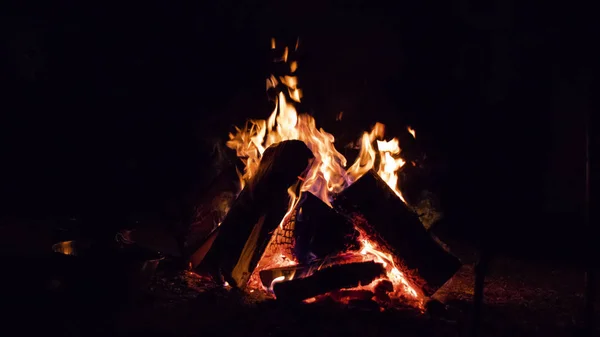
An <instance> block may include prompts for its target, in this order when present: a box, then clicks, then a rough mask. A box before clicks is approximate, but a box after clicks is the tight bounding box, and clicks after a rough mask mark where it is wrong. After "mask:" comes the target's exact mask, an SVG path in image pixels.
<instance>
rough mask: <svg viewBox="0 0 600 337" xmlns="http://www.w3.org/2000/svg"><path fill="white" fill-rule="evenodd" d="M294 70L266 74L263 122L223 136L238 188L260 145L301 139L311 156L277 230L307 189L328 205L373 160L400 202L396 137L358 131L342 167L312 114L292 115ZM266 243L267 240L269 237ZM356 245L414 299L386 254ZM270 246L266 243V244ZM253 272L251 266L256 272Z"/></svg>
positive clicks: (293, 66) (267, 263)
mask: <svg viewBox="0 0 600 337" xmlns="http://www.w3.org/2000/svg"><path fill="white" fill-rule="evenodd" d="M298 43H299V40H298V41H297V42H296V48H295V49H297V48H298ZM275 46H276V42H275V39H272V40H271V47H272V48H275ZM288 57H289V50H288V48H287V47H286V48H285V49H284V51H283V56H282V57H281V59H279V61H282V62H287V61H288ZM297 68H298V64H297V62H296V61H292V62H291V63H290V65H289V69H290V74H289V75H285V76H279V77H278V78H277V77H275V76H273V75H272V76H270V77H269V78H268V79H267V90H268V89H276V91H277V92H278V94H277V96H276V99H275V107H274V109H273V111H272V113H271V115H270V116H269V117H268V118H267V119H266V120H250V121H249V122H248V123H247V124H246V126H245V127H244V128H236V132H235V133H230V134H229V141H228V142H227V146H228V147H229V148H231V149H234V150H235V151H236V153H237V156H238V157H239V158H240V159H241V160H242V161H243V163H244V165H245V168H244V172H243V173H239V176H240V186H242V188H243V186H245V184H246V182H247V181H248V180H249V179H251V178H252V177H253V176H254V174H256V170H257V169H258V165H259V163H260V160H261V158H262V155H263V153H264V151H265V149H266V148H268V147H269V146H271V145H273V144H276V143H278V142H281V141H285V140H292V139H295V140H301V141H303V142H304V143H305V144H306V145H307V147H308V148H309V149H310V150H311V151H312V152H313V155H314V157H315V158H314V159H313V160H312V162H311V164H310V165H309V167H308V168H307V170H306V171H305V176H304V178H302V179H300V180H299V181H298V183H297V184H296V185H294V186H291V187H290V188H289V189H288V194H289V196H290V203H289V208H288V211H287V212H286V214H285V216H284V218H283V219H282V221H281V223H280V225H279V227H278V229H277V230H283V226H284V224H285V223H287V222H288V221H289V219H290V216H291V215H292V214H293V211H294V209H295V208H296V206H297V204H298V202H299V201H300V200H301V195H302V193H303V192H307V191H308V192H311V193H313V194H314V195H315V196H317V197H319V198H320V199H321V200H322V201H323V202H325V203H326V204H327V205H329V206H330V207H331V202H332V200H333V196H334V195H335V194H337V193H339V192H341V191H343V190H344V189H345V188H347V187H348V186H350V185H351V184H352V183H353V182H355V181H356V180H357V179H359V178H360V177H361V176H362V175H363V174H365V173H366V172H368V171H369V170H370V169H372V168H374V166H375V164H376V161H377V159H379V164H378V167H377V168H376V171H377V173H378V175H379V176H380V177H381V178H382V179H383V180H384V181H385V182H386V183H387V184H388V185H389V186H390V188H391V189H392V190H393V191H394V192H395V193H396V195H397V196H398V197H399V198H400V199H401V200H402V201H404V202H405V200H404V197H403V196H402V193H401V191H400V189H399V187H398V172H399V170H400V169H401V168H402V166H403V165H404V164H405V161H404V160H403V159H402V158H401V157H400V154H401V149H400V145H399V142H398V139H396V138H393V139H391V140H387V141H386V140H384V139H383V137H384V133H385V126H384V125H383V124H381V123H376V124H375V126H374V127H373V129H372V130H371V131H370V132H365V133H364V134H363V135H362V137H361V138H360V141H359V144H358V149H359V153H358V157H357V158H356V160H355V162H354V163H353V164H352V165H351V166H350V167H349V168H348V169H345V167H346V164H347V161H346V158H345V157H344V156H343V155H342V154H341V153H339V152H338V151H337V150H336V148H335V146H334V142H335V138H334V136H333V135H331V134H330V133H327V132H326V131H324V130H323V129H322V128H321V129H318V128H317V127H316V123H315V119H314V118H313V117H312V116H310V115H308V114H298V113H297V111H296V107H295V105H294V102H300V100H301V98H302V91H301V90H300V88H299V87H298V78H297V77H296V76H293V75H291V74H293V73H294V72H295V71H296V70H297ZM341 118H342V113H341V112H340V113H339V115H338V118H337V119H338V120H341ZM408 131H409V132H410V133H411V134H412V135H413V137H414V136H415V131H414V130H413V129H411V128H410V127H409V128H408ZM277 230H276V231H277ZM361 233H362V232H361ZM271 242H273V239H272V240H271ZM361 245H362V247H361V251H360V252H361V254H362V255H363V257H365V258H369V259H371V260H374V261H377V262H381V263H384V265H385V266H386V270H387V271H388V272H387V277H388V279H389V280H390V281H392V283H393V284H394V285H395V286H396V285H398V286H399V287H400V288H401V289H402V290H403V291H404V293H406V294H408V295H410V296H412V297H417V292H416V291H415V289H413V288H412V287H411V286H410V285H409V283H408V281H406V279H405V278H404V276H403V274H402V273H401V272H400V270H399V269H398V268H397V267H396V266H395V264H394V262H393V258H392V255H391V254H389V253H384V252H382V251H381V250H379V249H378V248H377V245H376V244H375V243H374V242H373V241H371V240H369V239H368V238H367V236H366V235H364V233H362V234H361ZM270 246H271V243H269V247H270ZM266 255H267V254H266V253H265V255H264V256H263V258H262V259H261V260H260V262H259V265H260V266H261V267H262V269H264V268H273V267H283V266H286V265H293V264H296V262H295V260H294V259H293V258H292V257H291V254H290V253H288V252H285V251H282V250H281V249H274V252H273V253H271V254H269V257H266ZM258 270H259V268H258V266H257V268H256V271H258ZM255 274H256V272H255ZM255 282H256V278H254V280H253V279H251V281H250V283H251V284H255ZM259 283H260V282H259Z"/></svg>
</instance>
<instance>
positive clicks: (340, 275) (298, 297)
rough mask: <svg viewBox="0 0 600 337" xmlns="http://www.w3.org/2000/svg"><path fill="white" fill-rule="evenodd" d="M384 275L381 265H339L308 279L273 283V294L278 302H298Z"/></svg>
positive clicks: (369, 281) (365, 282)
mask: <svg viewBox="0 0 600 337" xmlns="http://www.w3.org/2000/svg"><path fill="white" fill-rule="evenodd" d="M384 275H385V269H384V267H383V265H382V264H381V263H375V262H373V261H369V262H357V263H348V264H340V265H334V266H332V267H327V268H324V269H322V270H319V271H316V272H315V273H314V274H312V275H311V276H308V277H304V278H299V279H293V280H291V281H285V282H279V283H275V284H274V285H273V292H274V293H275V296H276V297H277V299H278V300H280V301H289V302H298V301H302V300H305V299H307V298H311V297H315V296H317V295H321V294H325V293H328V292H331V291H335V290H339V289H344V288H354V287H356V286H358V285H366V284H369V283H371V282H373V280H375V279H376V278H378V277H381V276H384Z"/></svg>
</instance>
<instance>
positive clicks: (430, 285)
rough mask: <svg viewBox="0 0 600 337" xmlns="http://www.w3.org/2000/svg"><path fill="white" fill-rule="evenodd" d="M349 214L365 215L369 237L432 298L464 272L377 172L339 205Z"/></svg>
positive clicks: (356, 185)
mask: <svg viewBox="0 0 600 337" xmlns="http://www.w3.org/2000/svg"><path fill="white" fill-rule="evenodd" d="M335 206H336V207H339V208H341V209H343V210H344V211H345V212H348V213H359V214H362V215H363V216H364V218H365V220H366V222H367V223H366V224H363V225H364V226H365V227H366V228H363V229H364V230H365V231H367V234H369V235H372V236H374V237H378V238H380V239H382V241H383V242H384V243H385V244H386V246H387V248H388V249H389V250H390V251H391V252H392V253H393V254H394V255H395V256H397V257H398V258H399V259H400V260H401V261H402V262H403V264H404V267H406V268H407V269H408V270H407V272H408V275H407V276H408V277H409V279H410V281H411V282H412V283H413V284H414V285H416V286H419V287H420V288H421V290H422V291H423V293H424V294H425V295H427V296H431V295H432V294H433V293H434V292H435V291H437V289H439V288H440V287H441V286H442V285H443V284H444V283H446V281H448V280H449V279H450V277H452V275H454V273H456V271H457V270H458V269H459V268H460V266H461V263H460V261H459V260H458V259H457V258H456V257H454V256H453V255H451V254H449V253H447V252H446V251H445V250H444V249H442V247H440V246H439V245H438V244H437V243H436V242H435V241H434V240H433V238H432V237H431V236H430V235H429V234H428V233H427V231H426V230H425V228H424V227H423V225H422V224H421V222H420V221H419V218H418V216H417V215H416V214H415V213H414V212H412V211H411V210H410V208H409V207H408V206H406V205H405V204H404V203H403V202H402V200H400V199H399V198H398V196H397V195H396V194H395V193H394V192H393V191H392V190H391V189H390V188H389V186H388V185H387V184H386V183H385V182H384V181H383V180H382V179H381V178H380V177H379V176H378V175H377V173H376V172H374V171H373V170H371V171H369V172H367V173H366V174H365V175H364V176H362V177H361V178H360V179H358V180H357V181H356V182H355V183H354V184H352V185H351V186H350V187H349V188H347V189H346V190H344V191H343V192H342V193H340V195H339V196H338V198H337V199H336V201H335Z"/></svg>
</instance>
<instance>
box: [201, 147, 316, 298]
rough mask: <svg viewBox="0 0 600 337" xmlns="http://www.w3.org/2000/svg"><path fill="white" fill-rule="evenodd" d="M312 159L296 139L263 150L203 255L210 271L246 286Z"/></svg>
mask: <svg viewBox="0 0 600 337" xmlns="http://www.w3.org/2000/svg"><path fill="white" fill-rule="evenodd" d="M311 158H313V154H312V152H311V151H310V149H308V147H306V145H305V144H304V143H303V142H301V141H297V140H289V141H284V142H280V143H277V144H275V145H272V146H271V147H269V148H268V149H266V150H265V152H264V153H263V157H262V159H261V162H260V165H259V168H258V170H257V172H256V173H255V175H254V176H253V177H252V178H251V179H250V181H248V183H247V185H246V187H245V188H244V189H243V190H242V192H241V193H240V195H239V196H238V198H237V199H236V200H235V202H234V203H233V205H232V206H231V209H230V210H229V213H227V216H226V217H225V219H224V220H223V222H222V223H221V226H220V227H219V229H218V234H217V236H216V238H215V240H214V243H213V244H212V247H211V248H210V250H209V252H208V254H207V256H206V258H205V259H204V262H203V263H206V264H207V265H208V268H209V270H211V271H212V272H213V274H215V273H217V274H220V275H221V276H222V277H223V278H224V279H225V280H226V281H227V282H229V284H230V285H231V286H234V287H242V288H243V287H244V286H245V285H246V283H247V282H248V279H249V278H250V275H251V274H252V272H253V271H254V268H255V267H256V265H257V264H258V261H259V260H260V258H261V256H262V254H263V253H264V250H265V248H266V246H267V244H268V242H269V239H270V237H271V235H272V232H273V230H275V228H277V226H278V225H279V223H280V222H281V220H282V218H283V216H284V215H285V212H286V211H287V206H288V202H289V201H288V192H287V190H288V188H289V187H290V186H291V185H293V184H294V182H296V181H297V179H298V176H299V175H301V174H302V173H303V172H304V171H305V170H306V168H307V166H308V164H309V160H310V159H311ZM214 276H218V275H214Z"/></svg>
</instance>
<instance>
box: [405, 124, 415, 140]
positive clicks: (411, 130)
mask: <svg viewBox="0 0 600 337" xmlns="http://www.w3.org/2000/svg"><path fill="white" fill-rule="evenodd" d="M406 130H408V132H409V133H410V134H411V135H412V136H413V138H415V139H416V138H417V132H416V131H415V130H414V129H413V128H411V127H410V126H409V127H407V128H406Z"/></svg>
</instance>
